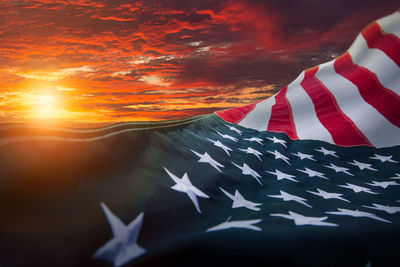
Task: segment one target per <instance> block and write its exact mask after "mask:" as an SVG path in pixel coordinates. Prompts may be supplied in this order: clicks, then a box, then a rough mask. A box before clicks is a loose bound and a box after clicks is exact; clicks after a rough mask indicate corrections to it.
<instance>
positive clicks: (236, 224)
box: [206, 219, 261, 232]
mask: <svg viewBox="0 0 400 267" xmlns="http://www.w3.org/2000/svg"><path fill="white" fill-rule="evenodd" d="M259 222H261V220H260V219H257V220H241V221H226V222H223V223H220V224H218V225H216V226H213V227H210V228H208V229H207V230H206V232H212V231H219V230H225V229H230V228H243V229H249V230H254V231H261V228H260V227H258V226H254V225H253V224H256V223H259Z"/></svg>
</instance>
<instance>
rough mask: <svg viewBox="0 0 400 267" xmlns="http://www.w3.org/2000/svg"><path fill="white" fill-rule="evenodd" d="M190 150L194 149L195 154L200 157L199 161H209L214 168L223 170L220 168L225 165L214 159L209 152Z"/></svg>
mask: <svg viewBox="0 0 400 267" xmlns="http://www.w3.org/2000/svg"><path fill="white" fill-rule="evenodd" d="M190 151H192V152H193V153H194V154H196V155H197V156H198V157H200V159H199V160H198V162H202V163H208V164H210V165H211V166H213V167H214V169H216V170H217V171H219V172H222V171H221V169H220V168H224V165H222V164H221V163H219V162H218V161H216V160H214V159H213V158H212V157H211V156H210V155H209V154H208V153H207V152H205V153H204V154H200V153H198V152H196V151H194V150H192V149H191V150H190Z"/></svg>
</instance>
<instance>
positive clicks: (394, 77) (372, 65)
mask: <svg viewBox="0 0 400 267" xmlns="http://www.w3.org/2000/svg"><path fill="white" fill-rule="evenodd" d="M348 52H349V54H350V55H351V57H352V59H353V63H354V64H357V65H359V66H361V67H364V68H366V69H368V70H370V71H371V72H373V73H375V74H376V76H377V77H378V80H379V82H380V83H381V84H382V85H383V86H384V87H386V88H387V89H389V90H391V91H393V92H395V93H396V94H397V95H400V68H399V67H398V66H397V64H396V63H394V62H393V61H392V59H391V58H389V57H388V56H386V54H385V53H383V52H382V51H381V50H379V49H369V47H368V45H367V42H366V41H365V39H364V37H363V36H362V35H361V34H359V35H358V36H357V38H356V40H355V41H354V43H353V44H352V45H351V47H350V48H349V50H348Z"/></svg>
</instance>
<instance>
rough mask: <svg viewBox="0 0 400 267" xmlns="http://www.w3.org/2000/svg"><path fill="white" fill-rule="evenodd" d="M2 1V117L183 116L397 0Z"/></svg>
mask: <svg viewBox="0 0 400 267" xmlns="http://www.w3.org/2000/svg"><path fill="white" fill-rule="evenodd" d="M295 3H296V4H295V5H294V4H293V2H292V1H289V0H281V1H275V0H265V1H261V0H260V1H250V0H246V1H239V0H226V1H215V0H204V1H200V2H198V1H178V0H163V1H155V0H149V1H120V0H96V1H89V0H29V1H28V0H20V1H18V0H15V1H12V0H11V1H5V0H0V123H5V122H32V121H40V122H45V121H51V122H63V123H68V124H93V123H111V122H117V121H143V120H165V119H177V118H183V117H188V116H193V115H199V114H206V113H211V112H213V111H216V110H220V109H225V108H230V107H235V106H239V105H243V104H249V103H252V102H255V101H257V100H260V99H263V98H266V97H268V96H269V95H271V94H273V93H275V92H276V91H277V90H279V89H280V88H281V87H283V86H284V85H286V84H287V83H289V82H290V81H291V80H293V79H294V78H295V77H296V76H297V75H298V74H299V73H300V72H301V71H302V70H303V69H305V68H307V67H311V66H314V65H317V64H320V63H322V62H326V61H329V60H331V59H332V58H335V57H337V56H338V55H339V54H341V53H343V52H344V51H345V50H346V49H347V48H348V47H349V46H350V44H351V42H352V41H353V40H354V39H355V37H356V35H357V34H358V33H359V32H360V31H361V29H362V28H363V27H365V26H366V25H367V24H368V23H369V22H371V21H373V20H375V19H378V18H380V17H383V16H385V15H388V14H390V13H391V12H394V11H396V10H397V9H398V8H399V6H398V4H397V1H390V0H379V1H378V0H363V1H361V0H356V1H348V0H336V1H325V0H301V1H296V2H295Z"/></svg>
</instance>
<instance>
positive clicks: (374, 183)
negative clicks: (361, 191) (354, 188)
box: [367, 181, 400, 189]
mask: <svg viewBox="0 0 400 267" xmlns="http://www.w3.org/2000/svg"><path fill="white" fill-rule="evenodd" d="M367 184H369V185H372V186H380V187H382V188H384V189H386V188H387V187H388V186H389V185H400V184H398V183H396V182H395V181H384V182H376V181H372V184H371V183H367Z"/></svg>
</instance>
